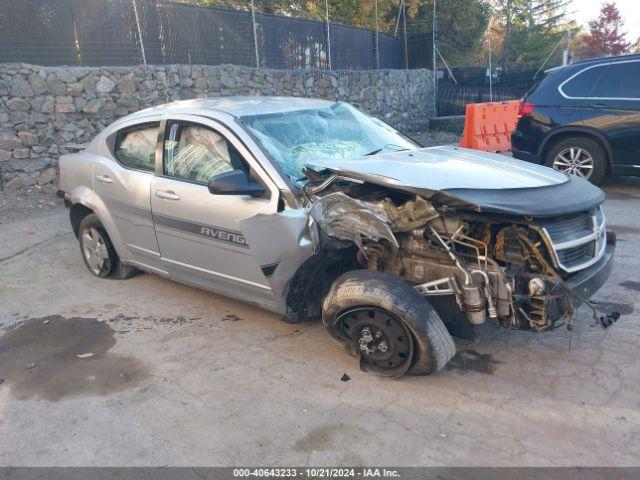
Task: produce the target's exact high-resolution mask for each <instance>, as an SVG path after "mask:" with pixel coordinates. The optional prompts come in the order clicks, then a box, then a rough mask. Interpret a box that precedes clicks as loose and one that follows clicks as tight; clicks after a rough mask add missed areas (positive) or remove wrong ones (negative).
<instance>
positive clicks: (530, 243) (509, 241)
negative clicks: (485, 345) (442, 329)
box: [312, 192, 606, 332]
mask: <svg viewBox="0 0 640 480" xmlns="http://www.w3.org/2000/svg"><path fill="white" fill-rule="evenodd" d="M314 209H315V210H316V211H315V213H316V215H313V214H314ZM312 215H313V216H314V218H316V219H319V221H318V223H319V227H320V230H322V231H323V232H325V233H328V234H329V235H331V236H334V237H337V238H339V239H342V240H351V241H353V243H355V244H356V245H357V246H358V251H357V254H356V256H357V261H358V263H359V264H360V265H361V266H362V267H365V268H369V269H372V270H381V271H384V272H388V273H391V274H393V275H395V276H397V277H399V278H401V279H403V280H404V281H406V282H410V283H411V284H413V285H414V288H415V289H416V290H417V291H418V292H420V293H421V294H423V295H425V296H428V297H449V298H454V299H455V304H456V305H457V309H458V310H459V312H463V313H464V315H465V316H466V319H467V321H468V322H469V323H470V324H472V325H481V324H483V323H485V322H486V321H487V319H488V318H489V319H493V320H495V321H497V322H499V323H500V324H501V325H502V326H504V327H507V328H514V329H527V330H533V331H538V332H539V331H544V330H549V329H553V328H555V327H557V326H558V323H559V322H562V321H563V320H565V321H566V322H567V325H568V327H570V326H571V323H570V322H571V316H572V314H573V302H572V298H571V295H572V294H571V293H570V291H569V289H567V288H565V286H564V284H563V280H564V279H566V278H568V277H569V276H570V275H571V272H572V271H576V270H578V269H579V268H580V265H581V264H583V265H584V264H588V263H589V262H592V261H593V260H594V259H595V260H597V257H598V252H599V250H600V247H601V245H604V243H606V239H605V238H604V235H605V234H604V229H603V228H602V229H601V228H600V224H602V223H603V222H602V219H601V217H602V214H601V213H600V211H599V208H598V209H597V212H595V211H594V212H590V213H588V214H581V215H577V216H576V215H574V216H572V217H570V218H552V219H547V220H544V221H539V220H536V219H533V218H529V217H520V218H510V217H506V216H500V215H494V214H490V213H483V214H480V213H476V212H472V211H468V210H465V209H462V208H453V207H451V206H449V205H446V204H438V203H437V202H435V201H428V200H426V199H424V198H422V197H420V196H416V197H414V198H413V199H409V200H407V199H406V197H405V199H404V200H403V201H402V202H401V203H400V202H398V201H397V200H396V202H395V203H394V202H393V201H392V200H391V199H389V198H384V199H382V200H380V199H376V200H374V201H372V200H369V199H367V200H366V201H363V200H357V199H354V198H352V197H350V196H347V195H346V194H344V193H342V192H334V193H331V194H329V195H326V196H324V197H322V198H321V199H320V200H319V201H317V202H316V203H315V204H314V206H313V208H312ZM581 222H582V223H584V225H582V224H581ZM580 225H582V226H583V227H584V232H582V231H581V230H580V228H577V227H580ZM354 232H355V233H354ZM562 235H565V237H566V238H569V239H570V240H569V241H566V239H564V238H561V237H562ZM576 235H577V236H576ZM576 239H578V240H577V241H576ZM583 239H584V242H583V243H581V241H582V240H583ZM563 261H564V263H563ZM569 262H573V264H572V265H568V263H569ZM432 301H433V300H432Z"/></svg>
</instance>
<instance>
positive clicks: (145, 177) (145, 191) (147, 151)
mask: <svg viewBox="0 0 640 480" xmlns="http://www.w3.org/2000/svg"><path fill="white" fill-rule="evenodd" d="M159 125H160V121H145V122H144V123H137V124H134V125H130V126H126V127H123V128H122V129H120V130H118V131H117V132H115V133H114V134H113V135H112V137H111V138H109V139H108V140H107V143H108V144H109V148H110V150H111V153H112V156H113V158H105V157H98V156H96V160H95V162H94V167H93V175H94V179H93V185H94V191H95V194H96V197H97V199H96V200H97V201H100V202H102V203H103V204H104V206H105V207H106V209H105V211H106V212H108V214H109V215H110V216H111V219H112V221H113V224H114V225H115V227H116V230H117V231H116V232H110V234H111V235H118V236H119V237H120V239H121V240H122V243H124V246H125V247H126V248H127V250H128V252H118V253H119V254H120V255H121V256H122V257H123V258H125V259H127V260H134V261H138V262H141V263H143V264H145V265H146V266H148V267H152V268H155V269H157V268H158V267H160V266H161V264H160V252H159V249H158V242H157V241H156V235H155V231H154V228H153V220H152V217H151V200H150V190H151V182H152V181H153V178H154V170H155V152H156V146H157V142H158V131H159Z"/></svg>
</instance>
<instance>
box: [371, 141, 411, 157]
mask: <svg viewBox="0 0 640 480" xmlns="http://www.w3.org/2000/svg"><path fill="white" fill-rule="evenodd" d="M385 148H395V150H394V151H395V152H402V151H403V150H409V149H408V148H405V147H401V146H400V145H394V144H393V143H387V144H386V145H383V146H382V147H380V148H378V149H377V150H373V151H371V152H369V153H365V154H364V155H363V156H365V157H368V156H371V155H375V154H377V153H380V152H381V151H382V150H384V149H385Z"/></svg>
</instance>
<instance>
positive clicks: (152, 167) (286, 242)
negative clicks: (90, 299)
mask: <svg viewBox="0 0 640 480" xmlns="http://www.w3.org/2000/svg"><path fill="white" fill-rule="evenodd" d="M59 182H60V183H59V185H60V186H59V189H60V190H59V195H60V196H61V197H63V198H64V199H65V203H66V204H67V206H68V207H69V208H70V219H71V225H72V228H73V231H74V232H75V234H76V236H77V237H78V239H79V243H80V250H81V253H82V257H83V259H84V262H85V263H86V265H87V267H88V269H89V270H90V271H91V272H92V273H93V274H94V275H97V276H98V277H111V278H128V277H130V276H132V275H134V274H135V273H136V272H137V271H138V270H143V271H146V272H150V273H155V274H158V275H161V276H163V277H166V278H170V279H173V280H176V281H178V282H182V283H186V284H189V285H194V286H197V287H200V288H203V289H207V290H210V291H215V292H218V293H221V294H224V295H227V296H230V297H233V298H237V299H240V300H243V301H245V302H250V303H252V304H255V305H258V306H260V307H263V308H266V309H269V310H271V311H274V312H277V313H279V314H281V315H282V318H283V319H284V320H285V321H287V322H290V323H296V322H301V321H303V320H305V319H313V318H317V319H321V321H322V322H323V324H324V326H325V327H326V329H327V330H328V332H329V334H330V335H331V336H332V337H333V338H335V339H337V340H338V341H340V342H342V343H344V344H345V345H346V346H347V349H348V350H349V351H350V352H351V353H353V354H354V355H355V356H356V357H357V358H358V359H359V362H360V366H361V367H362V369H364V370H367V371H370V372H373V373H375V374H378V375H382V376H388V377H399V376H402V375H404V374H414V375H416V374H428V373H432V372H436V371H438V370H440V369H442V368H443V367H444V366H445V365H446V364H447V362H448V361H449V360H450V359H451V358H452V357H453V355H454V354H455V345H454V342H453V340H452V335H453V336H458V337H463V338H473V337H474V336H475V335H477V333H478V329H479V328H480V327H481V326H482V325H485V324H487V323H491V324H493V325H495V326H497V327H500V328H506V329H520V330H528V331H531V332H544V331H550V330H553V329H555V328H557V327H558V326H560V325H563V324H566V325H567V327H570V326H571V322H572V316H573V314H574V310H575V308H576V307H577V306H579V305H580V304H582V303H585V302H588V299H589V298H590V297H591V296H592V295H593V293H594V292H596V291H597V290H598V289H599V288H600V287H601V286H602V285H603V284H604V282H605V281H606V280H607V278H608V276H609V274H610V272H611V269H612V265H613V255H614V250H615V235H614V234H613V233H612V232H608V231H607V230H606V227H605V217H604V213H603V210H602V208H601V204H602V202H603V201H604V194H603V192H602V191H601V190H600V189H599V188H597V187H595V186H593V185H591V184H590V183H589V182H588V181H586V180H584V179H582V178H578V177H575V176H570V175H567V174H566V173H563V172H558V171H555V170H553V169H550V168H547V167H543V166H539V165H533V164H529V163H526V162H521V161H519V160H514V159H511V158H508V157H504V156H497V155H493V154H487V153H483V152H478V151H473V150H467V149H464V148H459V147H455V146H442V147H432V148H422V147H421V146H420V145H419V144H418V143H417V142H415V141H414V140H412V139H411V138H409V137H407V136H405V135H403V134H402V133H400V132H398V131H397V130H395V129H394V128H392V127H390V126H389V125H387V124H386V123H384V122H382V121H381V120H379V119H376V118H374V117H372V116H370V115H367V114H365V113H363V112H361V111H360V110H358V109H356V108H354V107H353V106H351V105H348V104H346V103H343V102H333V101H325V100H315V99H302V98H284V97H228V98H214V99H196V100H187V101H179V102H174V103H170V104H166V105H162V106H158V107H153V108H149V109H146V110H142V111H140V112H137V113H135V114H132V115H129V116H127V117H124V118H122V119H120V120H118V121H116V122H114V123H113V124H111V125H110V126H108V127H107V128H106V129H105V130H104V131H103V132H101V133H100V134H99V135H97V136H96V138H95V139H94V140H93V141H92V142H91V143H90V144H89V145H88V146H87V147H86V148H85V149H84V150H82V151H79V152H77V153H71V154H67V155H64V156H63V157H62V158H61V159H60V172H59Z"/></svg>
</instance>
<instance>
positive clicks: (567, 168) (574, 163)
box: [553, 147, 594, 179]
mask: <svg viewBox="0 0 640 480" xmlns="http://www.w3.org/2000/svg"><path fill="white" fill-rule="evenodd" d="M593 166H594V165H593V157H592V156H591V154H590V153H589V152H588V151H587V150H585V149H584V148H580V147H569V148H565V149H564V150H562V151H561V152H560V153H558V155H556V158H554V159H553V168H554V169H556V170H559V171H561V172H565V173H569V174H571V175H577V176H579V177H582V178H587V179H588V178H589V177H590V176H591V174H592V173H593Z"/></svg>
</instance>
